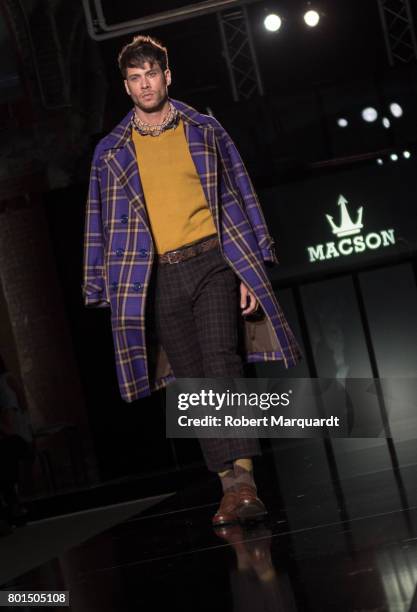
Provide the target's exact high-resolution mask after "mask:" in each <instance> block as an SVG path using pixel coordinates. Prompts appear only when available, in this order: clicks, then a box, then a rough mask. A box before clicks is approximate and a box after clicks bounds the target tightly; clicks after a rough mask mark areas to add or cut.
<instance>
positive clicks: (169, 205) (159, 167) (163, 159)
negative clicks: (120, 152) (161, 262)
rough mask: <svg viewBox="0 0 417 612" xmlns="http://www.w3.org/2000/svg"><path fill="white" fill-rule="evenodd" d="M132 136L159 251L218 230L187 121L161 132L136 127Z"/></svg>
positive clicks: (162, 251) (174, 247)
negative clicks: (147, 132)
mask: <svg viewBox="0 0 417 612" xmlns="http://www.w3.org/2000/svg"><path fill="white" fill-rule="evenodd" d="M132 139H133V143H134V145H135V150H136V157H137V161H138V167H139V174H140V179H141V182H142V187H143V192H144V195H145V202H146V208H147V212H148V217H149V222H150V225H151V230H152V234H153V238H154V242H155V248H156V251H157V253H165V252H166V251H173V250H175V249H178V248H180V247H182V246H184V245H186V244H188V243H190V242H194V241H196V240H199V239H201V238H204V237H205V236H209V235H211V234H215V233H216V227H215V225H214V221H213V217H212V214H211V211H210V209H209V207H208V205H207V200H206V197H205V194H204V191H203V188H202V185H201V181H200V177H199V176H198V173H197V170H196V168H195V165H194V162H193V159H192V157H191V154H190V150H189V148H188V144H187V139H186V137H185V133H184V125H183V122H182V121H181V120H180V121H179V123H178V125H177V127H176V128H175V129H169V130H166V131H165V132H162V134H160V135H159V136H149V135H148V136H142V135H141V134H139V133H138V132H137V130H134V129H132Z"/></svg>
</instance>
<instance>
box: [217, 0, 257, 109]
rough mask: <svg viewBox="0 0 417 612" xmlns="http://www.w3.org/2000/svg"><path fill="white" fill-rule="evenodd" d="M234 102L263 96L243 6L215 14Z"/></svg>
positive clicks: (247, 20) (246, 15)
mask: <svg viewBox="0 0 417 612" xmlns="http://www.w3.org/2000/svg"><path fill="white" fill-rule="evenodd" d="M217 18H218V22H219V27H220V33H221V37H222V44H223V56H224V58H225V60H226V64H227V69H228V72H229V77H230V83H231V87H232V94H233V99H234V101H235V102H237V101H238V100H240V99H241V98H244V99H248V98H250V97H251V96H252V95H253V94H258V95H261V96H262V95H263V93H264V90H263V85H262V80H261V75H260V72H259V66H258V61H257V58H256V52H255V47H254V45H253V39H252V33H251V29H250V24H249V19H248V14H247V9H246V6H241V7H237V8H236V9H233V10H227V11H221V12H219V13H217Z"/></svg>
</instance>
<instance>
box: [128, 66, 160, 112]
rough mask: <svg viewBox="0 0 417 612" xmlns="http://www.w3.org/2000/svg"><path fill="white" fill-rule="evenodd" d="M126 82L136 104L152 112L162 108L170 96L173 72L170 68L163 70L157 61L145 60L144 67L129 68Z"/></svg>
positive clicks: (141, 108) (145, 110)
mask: <svg viewBox="0 0 417 612" xmlns="http://www.w3.org/2000/svg"><path fill="white" fill-rule="evenodd" d="M124 84H125V87H126V91H127V93H128V94H129V95H130V97H131V98H132V100H133V102H134V104H135V106H138V107H139V108H140V110H142V111H144V112H145V113H152V112H155V111H158V110H160V109H161V108H162V106H163V105H164V103H165V101H166V99H167V97H168V90H167V87H168V85H170V84H171V73H170V71H169V68H167V69H166V70H165V71H164V72H163V71H162V69H161V67H160V66H159V64H158V63H157V62H154V63H153V64H150V63H149V62H145V64H144V67H143V68H127V72H126V78H125V80H124Z"/></svg>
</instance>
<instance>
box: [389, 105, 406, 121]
mask: <svg viewBox="0 0 417 612" xmlns="http://www.w3.org/2000/svg"><path fill="white" fill-rule="evenodd" d="M389 109H390V111H391V114H392V115H393V116H394V117H397V118H398V117H401V115H402V114H403V109H402V108H401V106H400V105H399V104H398V103H397V102H393V103H392V104H390V105H389Z"/></svg>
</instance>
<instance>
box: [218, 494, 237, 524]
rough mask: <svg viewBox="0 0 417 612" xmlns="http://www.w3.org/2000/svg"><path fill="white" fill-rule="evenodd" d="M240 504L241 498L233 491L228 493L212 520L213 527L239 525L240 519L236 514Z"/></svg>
mask: <svg viewBox="0 0 417 612" xmlns="http://www.w3.org/2000/svg"><path fill="white" fill-rule="evenodd" d="M238 503H239V498H238V495H237V493H236V491H234V490H233V489H232V490H230V491H226V493H225V494H224V495H223V497H222V500H221V502H220V506H219V508H218V510H217V512H216V514H215V515H214V516H213V518H212V523H213V527H221V526H222V525H230V524H231V523H238V522H239V519H238V516H237V514H236V506H237V505H238Z"/></svg>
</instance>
